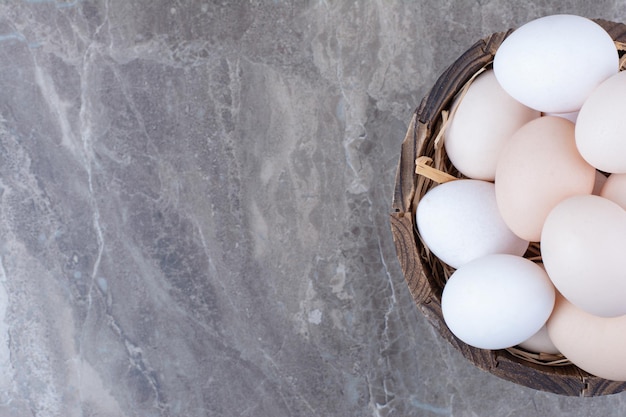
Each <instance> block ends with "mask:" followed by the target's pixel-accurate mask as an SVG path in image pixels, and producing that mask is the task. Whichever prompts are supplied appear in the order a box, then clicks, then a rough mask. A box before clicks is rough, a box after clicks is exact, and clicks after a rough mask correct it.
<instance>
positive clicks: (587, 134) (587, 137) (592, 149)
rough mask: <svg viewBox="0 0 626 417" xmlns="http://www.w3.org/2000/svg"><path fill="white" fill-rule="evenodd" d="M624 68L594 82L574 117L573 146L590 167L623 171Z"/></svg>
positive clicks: (625, 121)
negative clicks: (591, 89) (587, 96)
mask: <svg viewBox="0 0 626 417" xmlns="http://www.w3.org/2000/svg"><path fill="white" fill-rule="evenodd" d="M625 96H626V72H620V73H618V74H616V75H614V76H612V77H611V78H609V79H608V80H606V81H604V82H603V83H602V84H601V85H600V86H598V87H597V88H596V89H595V90H593V92H592V93H591V95H590V96H589V98H588V99H587V100H586V101H585V104H583V107H582V108H581V109H580V113H579V114H578V119H577V121H576V146H577V147H578V150H579V152H580V154H581V155H582V156H583V158H585V160H586V161H587V162H589V163H590V164H591V165H593V166H594V167H596V168H598V169H599V170H601V171H604V172H611V173H622V174H623V173H626V118H625V117H624V115H625V114H626V100H624V97H625Z"/></svg>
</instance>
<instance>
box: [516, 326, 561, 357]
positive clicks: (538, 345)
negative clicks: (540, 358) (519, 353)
mask: <svg viewBox="0 0 626 417" xmlns="http://www.w3.org/2000/svg"><path fill="white" fill-rule="evenodd" d="M519 346H520V347H521V348H524V349H526V350H527V351H529V352H534V353H549V354H552V355H556V354H558V353H559V349H557V347H556V346H554V343H552V340H551V339H550V335H549V334H548V329H547V327H546V326H543V327H542V328H541V329H539V331H538V332H537V333H535V334H534V335H532V336H531V337H529V338H528V339H526V340H525V341H524V342H522V343H520V344H519Z"/></svg>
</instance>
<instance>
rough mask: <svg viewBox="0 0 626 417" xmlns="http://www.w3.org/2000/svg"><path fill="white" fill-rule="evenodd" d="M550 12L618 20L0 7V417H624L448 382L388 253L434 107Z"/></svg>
mask: <svg viewBox="0 0 626 417" xmlns="http://www.w3.org/2000/svg"><path fill="white" fill-rule="evenodd" d="M554 13H573V14H579V15H583V16H588V17H600V18H605V19H609V20H616V21H624V20H626V4H624V3H623V2H621V1H608V0H602V1H596V2H588V1H559V2H550V1H545V0H533V1H526V2H512V1H503V0H477V1H467V0H466V1H452V0H437V1H434V0H422V1H415V2H412V1H401V0H384V1H382V0H380V1H363V2H361V1H356V2H355V1H351V2H348V1H306V2H304V1H294V2H282V1H269V0H268V1H264V2H256V1H246V2H244V1H242V2H238V1H232V2H218V1H207V2H203V1H194V0H189V1H185V0H179V1H176V2H169V1H164V0H137V1H134V0H133V1H125V0H93V1H90V0H85V1H80V0H72V1H70V0H24V1H19V0H14V1H3V2H0V62H1V63H2V64H1V70H0V91H1V94H0V237H1V239H0V260H1V262H0V284H1V285H0V416H12V417H26V416H38V417H44V416H68V417H70V416H124V417H131V416H133V417H134V416H272V417H279V416H425V417H431V416H454V417H470V416H471V417H474V416H495V415H498V416H509V417H513V416H548V415H549V416H573V415H579V416H602V417H607V416H622V415H624V414H626V397H625V396H624V395H613V396H609V397H603V398H592V399H580V398H566V397H560V396H556V395H552V394H547V393H542V392H537V391H533V390H530V389H526V388H524V387H520V386H518V385H515V384H512V383H509V382H505V381H503V380H500V379H498V378H496V377H494V376H492V375H490V374H487V373H485V372H482V371H480V370H478V369H476V368H474V367H473V366H471V365H469V364H468V363H467V362H466V361H465V360H464V359H463V358H462V357H461V356H460V355H459V354H458V353H457V352H456V351H455V350H453V349H452V348H450V347H449V346H448V345H446V344H445V343H443V342H442V340H441V339H440V338H439V336H438V335H437V334H436V333H435V331H434V330H433V329H431V328H430V327H429V325H428V324H427V323H426V321H425V319H424V318H423V317H422V316H421V314H420V313H419V312H418V310H417V308H416V307H415V306H414V304H413V302H412V299H411V298H410V295H409V293H408V289H407V288H406V285H405V283H404V281H403V277H402V274H401V271H400V268H399V265H398V262H397V259H396V256H395V250H394V247H393V242H392V239H391V233H390V230H389V224H388V213H389V211H390V204H391V197H392V189H393V181H394V174H395V167H396V162H397V158H398V156H399V149H400V148H399V147H400V143H401V141H402V139H403V137H404V133H405V130H406V127H407V123H408V121H409V119H410V116H411V113H412V111H413V110H414V108H415V107H416V106H417V105H418V103H419V101H420V100H421V98H422V97H423V96H424V95H425V94H426V92H427V90H428V88H429V86H430V85H432V84H433V82H434V81H435V80H436V78H437V77H438V75H439V74H440V73H441V72H442V71H443V70H444V68H445V67H447V66H448V65H449V64H450V63H451V62H452V61H453V60H454V59H455V58H456V57H457V56H459V55H460V54H461V53H462V52H463V51H464V50H465V49H467V48H468V47H469V46H470V45H471V44H472V43H474V42H475V41H476V40H478V39H480V38H482V37H483V36H485V35H487V34H489V33H492V32H496V31H502V30H505V29H507V28H509V27H516V26H519V25H521V24H523V23H525V22H527V21H529V20H531V19H533V18H536V17H540V16H543V15H547V14H554ZM625 395H626V394H625Z"/></svg>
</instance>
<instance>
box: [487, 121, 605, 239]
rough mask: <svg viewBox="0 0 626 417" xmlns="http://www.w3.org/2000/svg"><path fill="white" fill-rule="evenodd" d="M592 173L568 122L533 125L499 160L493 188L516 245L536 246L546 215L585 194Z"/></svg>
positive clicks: (518, 134) (514, 139)
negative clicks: (521, 241) (520, 241)
mask: <svg viewBox="0 0 626 417" xmlns="http://www.w3.org/2000/svg"><path fill="white" fill-rule="evenodd" d="M595 172H596V171H595V169H594V168H593V167H592V166H591V165H589V164H588V163H587V162H586V161H585V160H584V159H583V158H582V157H581V156H580V154H579V153H578V150H577V149H576V145H575V143H574V124H573V123H572V122H570V121H568V120H565V119H563V118H560V117H555V116H546V117H541V118H539V119H535V120H533V121H531V122H529V123H527V124H525V125H524V126H523V127H522V128H521V129H519V130H518V131H517V132H515V134H514V135H513V137H512V138H511V140H510V141H509V142H508V144H507V145H506V146H505V148H504V149H503V150H502V152H501V154H500V158H499V160H498V165H497V168H496V181H495V185H496V200H497V204H498V208H499V209H500V213H501V214H502V218H503V219H504V221H505V223H506V224H507V225H508V226H509V228H510V229H511V230H512V231H513V232H514V233H515V234H517V235H518V236H520V237H521V238H522V239H524V240H529V241H535V242H536V241H539V239H540V238H541V229H542V227H543V222H544V221H545V219H546V217H547V215H548V213H549V212H550V210H552V208H553V207H554V206H556V205H557V204H558V203H559V202H560V201H562V200H564V199H565V198H567V197H569V196H572V195H577V194H590V193H591V192H592V190H593V186H594V183H595V175H596V174H595Z"/></svg>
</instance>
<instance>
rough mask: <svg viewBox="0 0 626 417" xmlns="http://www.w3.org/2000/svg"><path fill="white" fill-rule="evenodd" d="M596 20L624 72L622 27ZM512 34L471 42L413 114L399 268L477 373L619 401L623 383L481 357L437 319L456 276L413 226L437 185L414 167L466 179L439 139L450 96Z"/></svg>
mask: <svg viewBox="0 0 626 417" xmlns="http://www.w3.org/2000/svg"><path fill="white" fill-rule="evenodd" d="M594 21H595V22H596V23H598V24H599V25H601V26H602V27H603V28H604V29H605V30H606V31H607V32H608V33H609V34H610V35H611V37H612V38H613V40H614V41H615V44H616V48H617V50H618V52H619V56H620V70H623V69H624V67H625V61H626V56H625V52H626V25H624V24H621V23H614V22H609V21H605V20H599V19H595V20H594ZM511 33H512V30H509V31H507V32H499V33H494V34H492V35H490V36H488V37H486V38H484V39H482V40H480V41H478V42H477V43H475V44H474V45H473V46H472V47H471V48H470V49H469V50H467V51H466V52H465V53H464V54H463V55H462V56H461V57H459V58H458V59H457V60H456V61H455V62H454V63H453V64H452V65H451V66H450V67H449V68H448V69H447V70H446V71H445V72H444V73H443V74H442V75H441V77H439V79H438V80H437V82H436V83H435V85H434V86H433V88H432V89H431V91H430V92H429V93H428V95H427V96H426V97H425V98H424V99H423V100H422V103H421V104H420V106H419V107H418V108H417V110H415V113H414V114H413V117H412V119H411V122H410V125H409V129H408V131H407V134H406V137H405V138H404V141H403V143H402V148H401V153H400V161H399V165H398V170H397V174H396V183H395V192H394V199H393V204H392V213H391V231H392V234H393V239H394V243H395V246H396V252H397V255H398V259H399V261H400V266H401V268H402V272H403V274H404V278H405V280H406V283H407V285H408V287H409V290H410V292H411V295H412V296H413V299H414V300H415V303H416V305H417V306H418V307H419V309H420V310H421V311H422V313H423V314H424V315H425V316H426V318H427V319H428V320H429V322H430V323H431V325H432V326H434V328H435V329H437V331H438V332H439V333H440V335H441V336H442V337H443V338H444V339H446V340H447V341H448V342H449V343H450V344H452V345H453V346H454V347H455V348H456V349H458V350H459V351H460V352H461V353H462V354H463V356H465V358H467V359H468V360H469V361H470V362H471V363H473V364H474V365H475V366H477V367H478V368H480V369H482V370H485V371H487V372H489V373H491V374H494V375H496V376H498V377H500V378H503V379H505V380H508V381H512V382H514V383H517V384H519V385H523V386H526V387H530V388H533V389H537V390H541V391H546V392H552V393H555V394H560V395H568V396H583V397H593V396H601V395H608V394H616V393H619V392H622V391H624V390H626V382H616V381H609V380H606V379H603V378H599V377H596V376H594V375H591V374H589V373H587V372H585V371H583V370H581V369H580V368H578V367H577V366H575V365H573V364H572V363H571V362H569V361H568V360H567V359H566V358H564V357H562V356H559V355H544V354H532V353H530V352H525V351H524V350H523V349H520V348H510V349H502V350H484V349H478V348H475V347H472V346H469V345H467V344H465V343H463V342H462V341H460V340H459V339H457V338H456V337H455V336H454V335H453V334H452V333H451V332H450V330H449V329H448V327H447V326H446V324H445V322H444V320H443V315H442V312H441V294H442V292H443V287H444V285H445V283H446V281H447V279H448V278H449V276H450V275H451V274H452V272H454V270H453V269H452V268H450V267H449V266H447V265H446V264H444V263H443V262H442V261H440V260H439V259H438V258H437V257H436V256H434V255H433V254H432V253H431V252H430V251H429V250H428V248H427V247H426V246H425V245H424V243H423V242H422V240H421V239H420V236H419V232H418V230H417V228H416V226H415V210H416V207H417V205H418V204H419V201H420V199H421V198H422V197H423V196H424V194H425V193H426V192H427V191H428V190H430V189H431V188H433V187H435V186H436V185H437V182H435V181H433V180H431V179H430V178H429V177H432V176H430V175H428V176H427V175H422V174H421V173H420V174H418V173H416V171H419V168H418V165H419V166H421V167H422V168H423V169H426V170H428V169H430V167H432V168H433V169H434V170H435V172H436V173H437V172H438V173H443V175H444V176H450V175H451V176H452V177H454V178H463V176H462V175H461V174H459V172H458V171H457V170H456V169H455V168H454V167H453V166H452V164H451V163H450V161H449V159H448V158H447V156H446V155H445V151H444V147H443V146H442V144H439V143H438V142H439V140H440V136H441V134H440V132H441V130H442V126H444V125H445V123H446V120H447V119H448V111H449V108H450V106H451V104H452V101H453V99H454V98H455V96H457V94H459V93H461V92H462V90H463V89H464V88H465V87H466V86H467V85H469V83H470V82H471V80H473V78H475V76H476V75H477V74H479V73H480V72H482V71H483V70H485V69H488V68H490V67H491V65H492V62H493V58H494V55H495V52H496V51H497V49H498V47H499V46H500V45H501V44H502V42H503V41H504V39H506V37H507V36H509V35H510V34H511ZM425 163H426V166H425V165H424V164H425ZM539 256H540V253H539V249H538V247H537V246H536V245H531V247H530V248H529V250H528V252H527V253H526V255H525V257H528V258H532V259H533V260H538V259H539ZM625 348H626V347H625Z"/></svg>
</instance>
